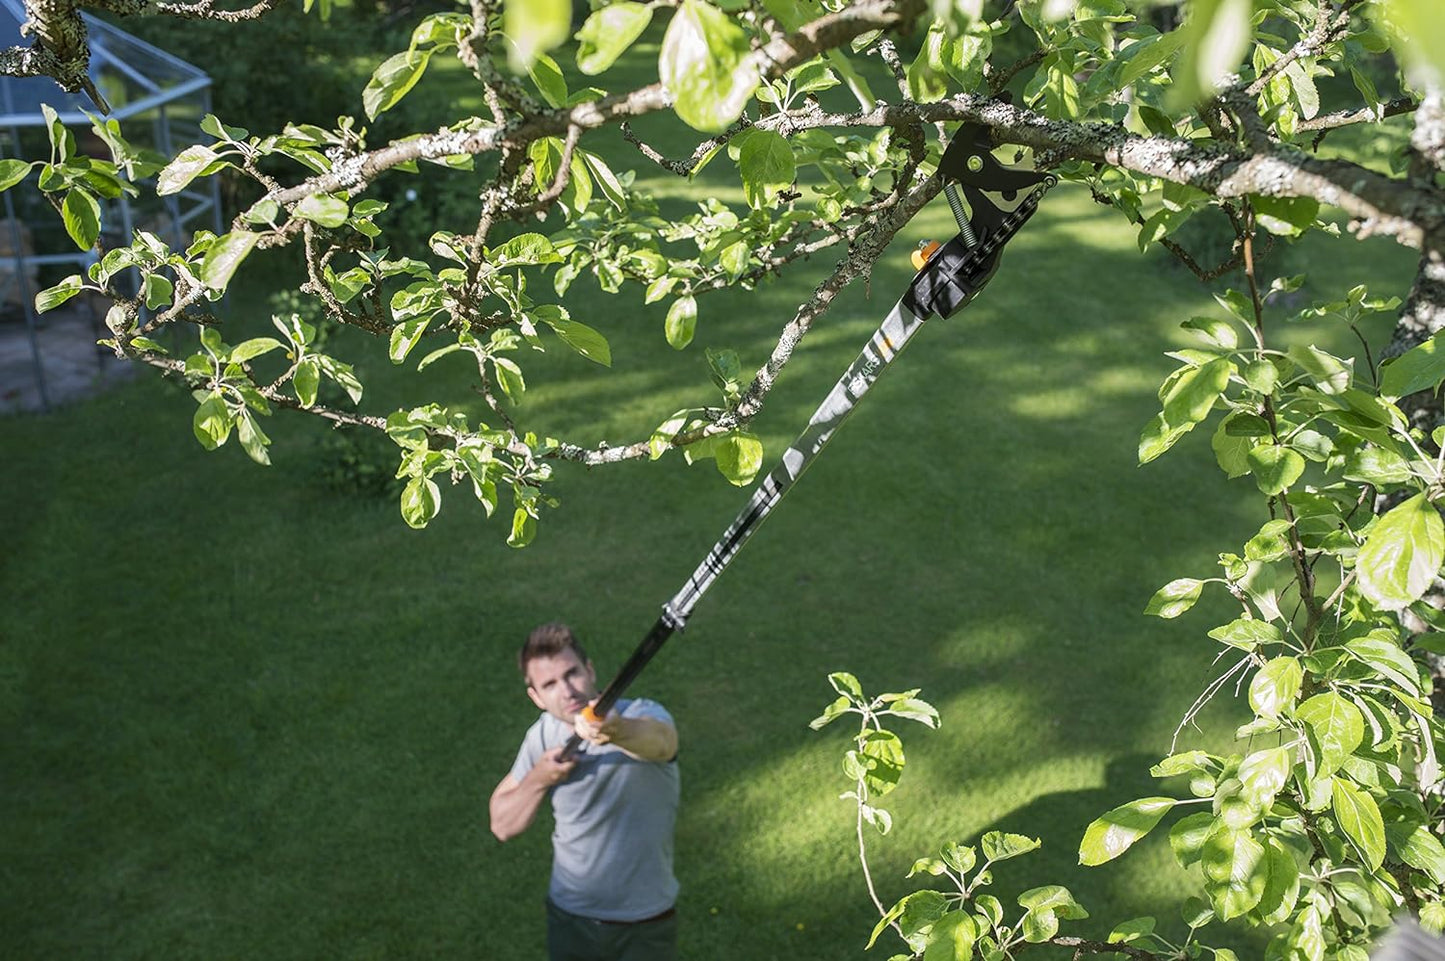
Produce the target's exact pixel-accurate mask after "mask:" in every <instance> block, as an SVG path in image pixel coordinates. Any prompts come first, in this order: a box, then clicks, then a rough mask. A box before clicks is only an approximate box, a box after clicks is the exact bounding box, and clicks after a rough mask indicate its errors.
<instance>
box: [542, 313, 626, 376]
mask: <svg viewBox="0 0 1445 961" xmlns="http://www.w3.org/2000/svg"><path fill="white" fill-rule="evenodd" d="M543 320H544V321H545V322H546V324H547V326H548V327H551V328H552V330H553V331H555V332H556V334H557V336H558V337H560V338H562V342H563V343H565V344H566V345H567V346H568V347H571V348H572V349H573V350H575V351H577V353H579V354H581V355H582V356H583V357H586V358H587V359H588V360H590V361H595V362H596V363H599V364H601V365H602V366H603V367H611V366H612V347H611V345H609V344H608V343H607V338H606V337H603V336H602V334H601V333H599V332H598V331H596V330H593V329H592V328H591V327H588V326H587V325H586V324H584V323H580V322H579V321H575V320H568V319H565V318H557V319H555V320H553V319H549V318H546V317H543Z"/></svg>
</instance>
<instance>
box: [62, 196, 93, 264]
mask: <svg viewBox="0 0 1445 961" xmlns="http://www.w3.org/2000/svg"><path fill="white" fill-rule="evenodd" d="M60 216H61V218H62V219H63V220H64V221H65V232H66V233H68V234H70V239H71V240H73V241H75V246H77V247H79V248H80V249H81V250H89V249H90V248H92V247H94V246H95V241H96V238H97V237H99V236H100V201H99V200H96V199H95V197H93V196H92V195H91V193H90V191H88V190H82V189H80V188H79V187H72V188H71V189H70V190H67V191H66V192H65V202H64V203H63V204H62V205H61V208H60Z"/></svg>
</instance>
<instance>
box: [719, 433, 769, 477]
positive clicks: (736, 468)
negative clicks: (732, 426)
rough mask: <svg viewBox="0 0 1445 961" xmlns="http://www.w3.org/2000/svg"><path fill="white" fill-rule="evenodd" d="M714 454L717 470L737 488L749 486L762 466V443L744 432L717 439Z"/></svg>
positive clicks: (752, 435)
mask: <svg viewBox="0 0 1445 961" xmlns="http://www.w3.org/2000/svg"><path fill="white" fill-rule="evenodd" d="M714 452H715V453H714V456H715V457H716V458H717V469H718V470H719V471H721V472H722V475H723V476H724V477H726V478H727V479H728V482H729V483H731V484H733V485H735V486H737V487H746V486H747V485H748V484H751V483H752V482H753V478H754V477H756V476H757V474H758V470H759V469H761V468H762V466H763V442H762V441H760V440H758V438H757V436H756V435H754V434H749V433H746V432H745V431H735V432H733V433H731V434H726V435H724V436H722V437H719V438H718V440H717V446H716V447H715V448H714Z"/></svg>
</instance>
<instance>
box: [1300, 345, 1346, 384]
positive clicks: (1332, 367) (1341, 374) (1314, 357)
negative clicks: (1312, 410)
mask: <svg viewBox="0 0 1445 961" xmlns="http://www.w3.org/2000/svg"><path fill="white" fill-rule="evenodd" d="M1289 359H1290V360H1292V361H1294V362H1295V363H1296V364H1298V365H1299V366H1300V369H1301V370H1303V371H1304V372H1305V373H1306V374H1308V375H1309V377H1310V380H1312V381H1314V384H1315V386H1316V387H1318V388H1319V389H1320V392H1321V393H1325V394H1342V393H1344V392H1345V391H1346V390H1348V389H1349V387H1350V378H1351V376H1352V372H1351V366H1352V362H1350V361H1344V360H1340V358H1338V357H1336V356H1334V355H1333V354H1330V353H1327V352H1325V351H1323V350H1320V349H1319V348H1318V347H1316V346H1314V345H1313V344H1310V345H1308V346H1305V347H1291V348H1290V349H1289Z"/></svg>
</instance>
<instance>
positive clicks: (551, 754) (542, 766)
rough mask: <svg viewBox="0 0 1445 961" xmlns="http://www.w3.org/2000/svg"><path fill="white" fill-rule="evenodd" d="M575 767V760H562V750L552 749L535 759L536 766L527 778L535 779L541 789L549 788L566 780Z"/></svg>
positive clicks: (558, 748)
mask: <svg viewBox="0 0 1445 961" xmlns="http://www.w3.org/2000/svg"><path fill="white" fill-rule="evenodd" d="M576 766H577V760H576V759H575V758H573V759H572V760H570V761H564V760H562V748H560V747H554V748H552V749H551V750H550V751H547V752H545V753H543V755H542V756H541V757H540V758H538V759H537V763H536V765H534V766H533V768H532V770H531V771H530V772H528V775H527V776H528V777H534V778H536V779H537V782H538V783H539V784H540V785H541V786H542V787H544V788H549V787H553V786H554V785H557V784H561V783H562V782H563V781H565V780H567V777H568V776H569V775H570V774H571V773H572V769H573V768H575V767H576Z"/></svg>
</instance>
